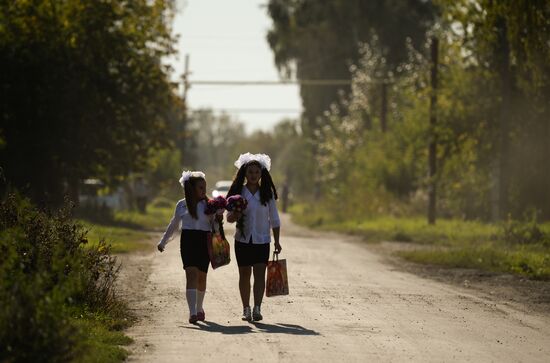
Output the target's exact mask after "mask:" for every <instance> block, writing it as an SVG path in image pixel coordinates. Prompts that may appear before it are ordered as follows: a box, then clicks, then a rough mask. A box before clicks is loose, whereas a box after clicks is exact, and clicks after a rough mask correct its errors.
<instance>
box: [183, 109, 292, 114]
mask: <svg viewBox="0 0 550 363" xmlns="http://www.w3.org/2000/svg"><path fill="white" fill-rule="evenodd" d="M206 109H208V110H212V111H214V112H222V113H223V112H225V113H283V114H285V113H300V112H302V110H300V109H295V108H294V109H292V108H220V109H211V108H206ZM199 110H204V109H203V108H196V109H194V110H193V111H199Z"/></svg>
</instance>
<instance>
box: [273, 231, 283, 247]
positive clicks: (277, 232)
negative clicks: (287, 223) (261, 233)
mask: <svg viewBox="0 0 550 363" xmlns="http://www.w3.org/2000/svg"><path fill="white" fill-rule="evenodd" d="M280 231H281V227H275V228H273V239H275V253H281V251H282V250H283V247H281V244H280V243H279V232H280Z"/></svg>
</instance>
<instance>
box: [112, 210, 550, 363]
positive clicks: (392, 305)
mask: <svg viewBox="0 0 550 363" xmlns="http://www.w3.org/2000/svg"><path fill="white" fill-rule="evenodd" d="M282 223H283V224H282V228H281V244H282V245H283V249H284V250H283V253H282V255H281V258H286V259H287V261H288V273H289V285H290V295H288V296H283V297H272V298H264V303H263V305H262V313H263V315H264V320H263V321H262V322H261V323H247V322H243V321H241V313H242V307H241V303H240V298H239V293H238V272H237V265H236V263H235V258H234V256H232V262H231V264H230V265H228V266H224V267H221V268H219V269H217V270H215V271H214V270H212V269H210V270H209V274H208V287H207V293H206V298H205V311H206V320H207V321H206V322H204V323H199V324H198V325H191V324H189V323H188V322H187V319H188V311H187V304H186V302H185V293H184V291H185V290H184V288H185V286H184V271H183V270H182V265H181V260H180V255H179V241H178V240H176V239H175V240H173V241H172V242H171V243H170V244H168V246H167V248H166V251H165V252H164V253H162V254H160V253H158V252H154V251H155V250H154V248H155V241H152V242H151V252H150V253H146V254H141V255H139V254H131V255H126V256H124V257H123V258H122V262H123V269H122V275H121V280H120V284H121V287H122V291H123V294H124V297H125V298H126V299H127V300H128V301H129V303H130V307H131V309H132V311H133V312H134V314H135V315H136V316H137V317H138V322H137V323H136V324H135V325H134V326H132V327H131V328H129V329H128V330H127V334H128V335H129V336H131V337H132V338H133V339H134V340H135V343H134V344H133V345H132V346H131V347H130V350H131V352H132V355H131V356H130V358H129V361H135V362H176V361H177V362H182V361H189V362H207V361H208V362H210V361H222V362H225V361H240V362H243V361H257V362H279V361H283V362H287V361H288V362H306V361H309V362H312V361H316V362H335V361H342V362H368V361H409V360H413V361H422V362H426V361H431V362H443V361H472V362H492V361H494V362H548V361H549V360H550V317H549V316H548V315H547V314H543V313H540V312H534V311H526V310H525V309H515V308H514V307H513V306H510V305H509V304H506V303H505V302H501V301H498V300H489V299H487V298H486V297H484V296H483V295H481V294H475V293H472V292H470V291H467V290H466V289H461V288H460V287H457V286H451V285H447V284H445V283H442V282H437V281H434V280H431V279H425V278H422V277H419V276H417V275H414V274H411V273H407V272H403V271H400V270H399V269H396V268H395V266H392V265H391V264H387V263H386V262H385V261H384V259H383V258H382V257H381V256H380V255H378V254H376V253H373V252H371V251H369V249H368V248H366V246H365V245H364V244H362V243H360V242H359V241H358V240H357V239H356V238H354V237H349V236H343V235H338V234H331V233H319V232H312V231H308V230H305V229H302V228H299V227H297V226H294V225H292V224H291V223H290V221H289V219H288V218H287V217H286V216H283V221H282ZM227 235H228V239H229V240H230V242H232V240H231V239H230V238H229V237H230V236H232V231H228V232H227Z"/></svg>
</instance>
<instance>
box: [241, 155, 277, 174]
mask: <svg viewBox="0 0 550 363" xmlns="http://www.w3.org/2000/svg"><path fill="white" fill-rule="evenodd" d="M251 161H257V162H258V163H260V165H261V166H262V168H265V169H267V171H269V169H271V158H270V157H269V155H266V154H251V153H246V154H241V155H239V158H238V159H237V161H235V166H236V167H237V169H240V168H241V166H243V165H246V164H248V163H249V162H251Z"/></svg>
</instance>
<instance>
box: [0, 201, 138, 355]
mask: <svg viewBox="0 0 550 363" xmlns="http://www.w3.org/2000/svg"><path fill="white" fill-rule="evenodd" d="M0 223H1V228H0V249H1V250H2V254H1V256H0V281H1V285H0V305H1V306H2V307H3V308H2V309H1V312H0V326H1V329H0V342H2V347H3V349H2V350H0V361H27V362H34V361H79V362H87V361H100V362H118V361H122V360H123V359H125V358H126V356H127V352H126V350H125V349H124V348H123V347H121V346H124V345H126V344H129V343H130V342H131V339H130V338H128V337H126V336H125V335H124V334H123V333H122V329H123V328H125V327H126V326H128V324H129V323H130V321H131V317H130V316H129V314H128V313H127V308H126V306H125V304H124V302H123V301H121V300H119V299H118V298H117V294H116V291H115V290H116V289H115V280H116V278H117V274H118V265H117V262H116V258H114V257H113V255H112V254H111V253H112V252H111V250H110V247H109V246H108V245H107V244H105V243H104V242H103V241H100V242H98V243H91V242H89V240H88V237H87V235H86V231H85V228H84V227H82V226H81V225H80V224H79V223H78V222H75V221H74V220H73V219H72V217H71V208H70V207H69V206H65V207H63V208H62V209H60V210H58V211H56V212H54V213H46V212H43V211H41V210H39V209H38V208H36V207H34V206H33V205H32V204H31V203H30V202H29V201H28V200H26V199H22V198H19V197H17V196H14V195H11V196H9V197H8V198H7V199H5V200H4V201H2V204H1V207H0Z"/></svg>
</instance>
